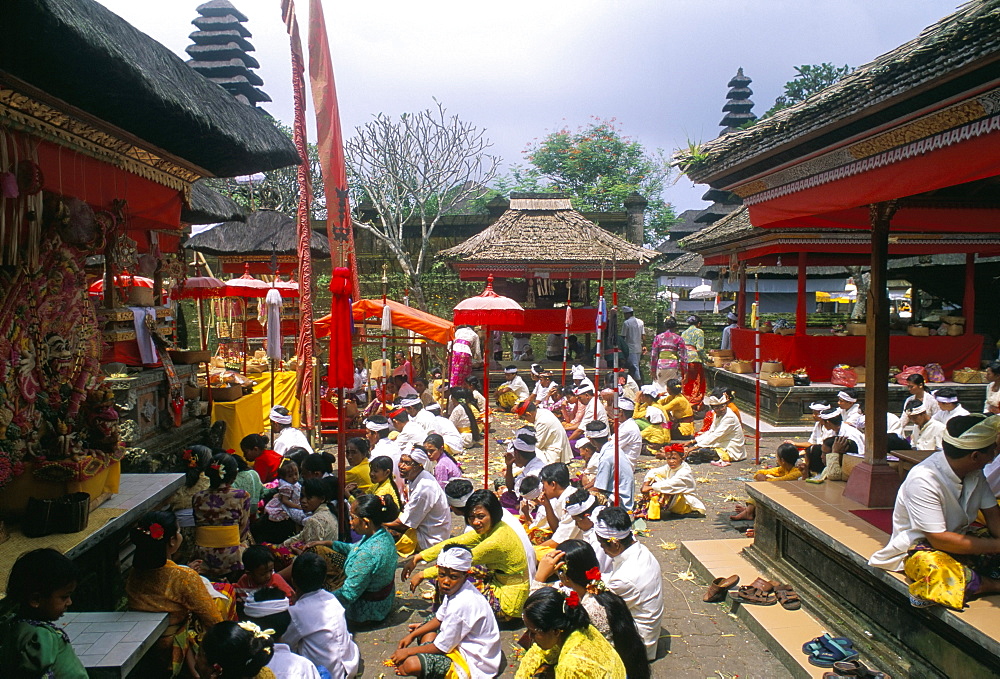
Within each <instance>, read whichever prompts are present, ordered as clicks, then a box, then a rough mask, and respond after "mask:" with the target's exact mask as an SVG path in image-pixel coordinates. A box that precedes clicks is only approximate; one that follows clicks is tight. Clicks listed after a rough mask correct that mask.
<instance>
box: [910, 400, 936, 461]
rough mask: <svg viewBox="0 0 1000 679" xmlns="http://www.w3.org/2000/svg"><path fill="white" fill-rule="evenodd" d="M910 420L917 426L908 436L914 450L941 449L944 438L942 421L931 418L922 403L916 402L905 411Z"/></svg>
mask: <svg viewBox="0 0 1000 679" xmlns="http://www.w3.org/2000/svg"><path fill="white" fill-rule="evenodd" d="M906 412H907V415H908V416H909V418H910V422H911V423H912V424H915V425H916V426H917V428H916V430H914V432H913V435H912V436H911V437H910V446H911V447H912V448H913V449H914V450H941V441H942V439H943V438H944V433H945V428H944V423H943V422H940V421H938V420H934V419H931V416H930V415H928V414H927V408H925V407H924V404H923V403H918V404H916V405H914V406H912V407H911V408H910V409H909V410H907V411H906Z"/></svg>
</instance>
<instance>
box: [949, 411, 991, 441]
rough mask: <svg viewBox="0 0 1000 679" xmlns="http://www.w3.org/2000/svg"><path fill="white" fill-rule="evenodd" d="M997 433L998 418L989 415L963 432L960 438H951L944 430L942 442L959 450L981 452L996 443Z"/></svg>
mask: <svg viewBox="0 0 1000 679" xmlns="http://www.w3.org/2000/svg"><path fill="white" fill-rule="evenodd" d="M998 433H1000V417H997V416H996V415H990V416H989V417H984V418H983V419H982V421H980V422H979V423H978V424H974V425H972V426H971V427H970V428H969V429H967V430H965V431H964V432H963V433H962V435H961V436H952V435H951V434H949V433H948V431H947V430H945V433H944V437H943V440H944V442H945V443H950V444H951V445H953V446H955V447H956V448H959V449H961V450H982V449H983V448H989V447H990V446H991V445H993V444H994V443H996V441H997V434H998Z"/></svg>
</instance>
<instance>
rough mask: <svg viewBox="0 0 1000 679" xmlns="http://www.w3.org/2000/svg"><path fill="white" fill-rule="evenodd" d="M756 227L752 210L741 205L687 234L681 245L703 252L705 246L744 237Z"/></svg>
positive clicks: (686, 248)
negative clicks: (699, 229) (752, 219)
mask: <svg viewBox="0 0 1000 679" xmlns="http://www.w3.org/2000/svg"><path fill="white" fill-rule="evenodd" d="M755 229H756V227H755V226H754V225H753V224H751V223H750V212H749V211H748V210H747V208H746V207H745V206H740V207H739V208H737V209H736V210H734V211H733V212H730V213H729V214H728V215H726V216H725V217H723V218H722V219H720V220H718V221H717V222H715V223H714V224H711V225H709V226H706V227H705V228H704V229H702V230H701V231H697V232H695V233H692V234H691V235H690V236H686V237H685V238H684V239H683V240H681V242H680V243H679V245H680V246H681V247H682V248H684V249H685V250H697V251H698V252H702V251H703V250H704V249H705V248H708V247H712V246H715V245H719V244H721V243H726V242H730V241H734V240H739V239H740V238H744V237H746V236H748V235H750V234H751V233H753V232H754V230H755Z"/></svg>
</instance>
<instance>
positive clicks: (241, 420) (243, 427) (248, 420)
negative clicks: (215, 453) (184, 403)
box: [212, 392, 267, 455]
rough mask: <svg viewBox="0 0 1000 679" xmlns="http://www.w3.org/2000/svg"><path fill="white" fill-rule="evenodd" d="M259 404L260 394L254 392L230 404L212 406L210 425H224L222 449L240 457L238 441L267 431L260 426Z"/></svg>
mask: <svg viewBox="0 0 1000 679" xmlns="http://www.w3.org/2000/svg"><path fill="white" fill-rule="evenodd" d="M260 402H261V398H260V394H259V393H258V392H254V393H252V394H247V395H246V396H244V397H242V398H240V399H238V400H236V401H232V402H231V403H214V404H213V405H212V424H215V423H216V422H220V421H221V422H225V423H226V435H225V436H224V437H223V439H222V447H223V448H227V449H228V448H231V449H233V450H235V451H236V454H237V455H242V451H241V450H240V441H242V440H243V437H244V436H246V435H247V434H260V433H261V432H263V431H266V430H267V429H266V428H264V427H262V426H261V422H260V409H261V405H260Z"/></svg>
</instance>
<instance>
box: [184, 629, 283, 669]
mask: <svg viewBox="0 0 1000 679" xmlns="http://www.w3.org/2000/svg"><path fill="white" fill-rule="evenodd" d="M272 634H274V630H263V629H261V628H260V627H258V626H257V625H256V624H254V623H252V622H241V623H235V622H220V623H219V624H218V625H216V626H215V627H213V628H212V629H211V630H210V631H209V632H208V633H207V634H206V635H205V640H204V643H202V645H201V651H200V652H199V653H198V660H197V663H196V665H195V667H196V669H197V671H198V674H197V675H195V676H199V677H202V679H275V674H274V672H272V671H271V670H269V669H268V668H267V664H268V663H269V662H271V658H273V657H274V641H273V640H272V639H271V635H272Z"/></svg>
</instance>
